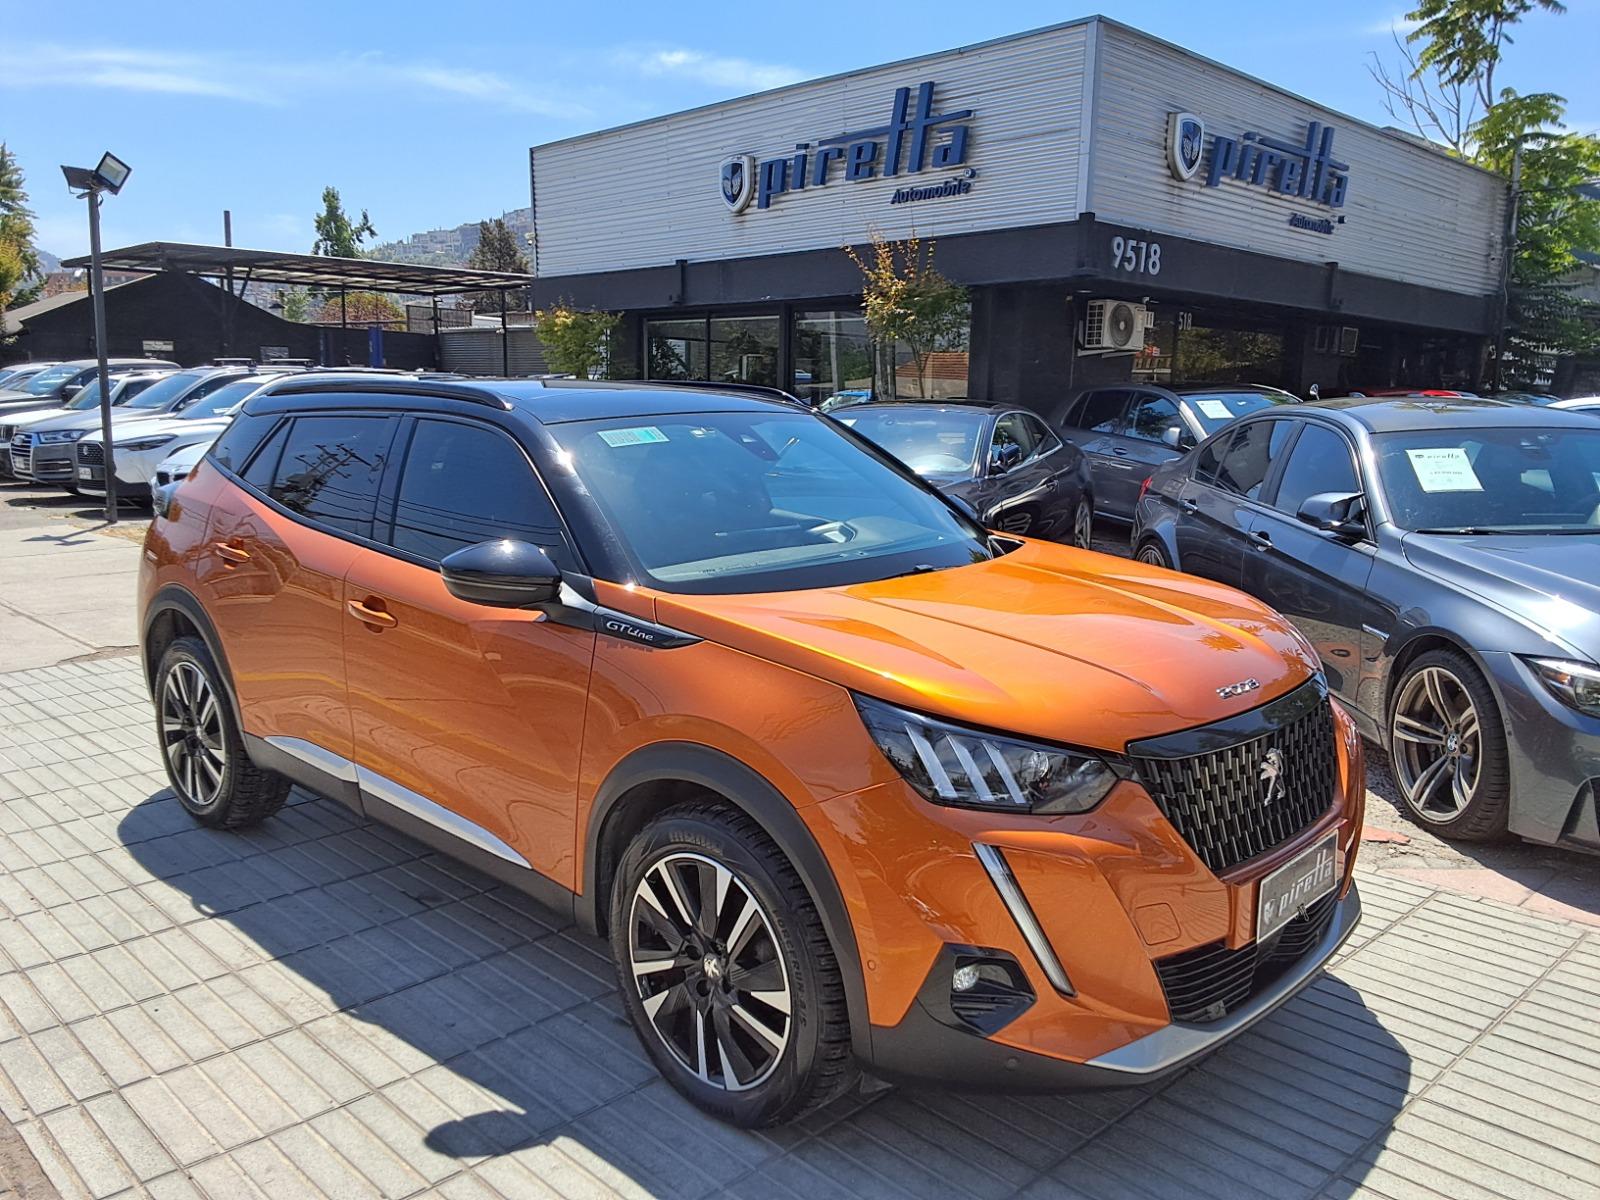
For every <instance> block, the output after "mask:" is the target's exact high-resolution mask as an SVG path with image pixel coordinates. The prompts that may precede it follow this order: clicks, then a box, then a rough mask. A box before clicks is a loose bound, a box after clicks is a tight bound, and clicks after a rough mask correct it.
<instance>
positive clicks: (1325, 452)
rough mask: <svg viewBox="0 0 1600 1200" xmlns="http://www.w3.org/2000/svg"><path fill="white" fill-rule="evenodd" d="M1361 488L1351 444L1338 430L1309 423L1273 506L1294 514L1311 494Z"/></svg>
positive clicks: (1302, 434)
mask: <svg viewBox="0 0 1600 1200" xmlns="http://www.w3.org/2000/svg"><path fill="white" fill-rule="evenodd" d="M1276 424H1288V422H1286V421H1280V422H1276ZM1360 490H1361V482H1360V479H1359V477H1358V476H1357V475H1356V465H1355V460H1354V459H1352V458H1351V457H1350V443H1349V442H1347V441H1346V440H1345V439H1344V437H1343V435H1342V434H1340V433H1338V432H1336V431H1335V430H1332V429H1328V428H1326V427H1325V426H1322V425H1312V424H1307V425H1306V427H1305V428H1304V429H1302V430H1301V431H1300V440H1299V441H1297V442H1296V443H1295V444H1294V449H1293V450H1292V451H1290V453H1289V461H1288V462H1287V463H1285V464H1284V468H1283V478H1282V479H1281V480H1279V481H1278V495H1277V498H1276V499H1275V500H1274V501H1273V506H1274V507H1275V508H1279V509H1282V510H1283V511H1284V512H1286V513H1289V514H1291V515H1293V514H1295V513H1298V512H1299V511H1300V506H1301V505H1302V504H1303V503H1305V500H1306V497H1308V496H1315V495H1318V494H1320V493H1322V492H1338V493H1339V494H1341V495H1350V494H1352V493H1354V492H1359V491H1360Z"/></svg>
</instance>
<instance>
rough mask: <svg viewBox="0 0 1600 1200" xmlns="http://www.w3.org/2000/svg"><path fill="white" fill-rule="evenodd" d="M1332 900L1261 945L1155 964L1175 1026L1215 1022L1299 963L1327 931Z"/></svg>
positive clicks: (1211, 949) (1188, 953)
mask: <svg viewBox="0 0 1600 1200" xmlns="http://www.w3.org/2000/svg"><path fill="white" fill-rule="evenodd" d="M1337 902H1338V901H1337V899H1336V895H1335V893H1333V892H1330V893H1329V894H1328V895H1326V896H1324V897H1322V899H1320V900H1317V901H1314V902H1313V903H1311V904H1310V905H1308V906H1307V908H1306V911H1305V914H1304V915H1303V916H1297V917H1295V918H1294V919H1293V920H1292V921H1290V922H1289V923H1288V924H1287V925H1285V926H1284V927H1283V928H1282V929H1280V930H1279V931H1278V932H1277V933H1276V934H1274V935H1273V936H1272V937H1271V938H1270V939H1269V940H1268V941H1267V942H1266V943H1265V944H1264V945H1263V944H1261V943H1257V942H1251V943H1250V944H1249V945H1248V946H1241V947H1240V948H1239V949H1237V950H1229V949H1228V947H1227V945H1226V943H1223V942H1211V943H1210V944H1208V945H1205V946H1196V947H1195V948H1194V949H1193V950H1185V951H1184V952H1183V953H1182V954H1174V955H1173V956H1172V957H1170V958H1163V959H1160V960H1158V961H1157V962H1156V964H1155V968H1156V976H1157V978H1159V979H1160V980H1161V990H1162V992H1164V993H1165V994H1166V997H1167V1009H1168V1011H1169V1012H1170V1013H1171V1014H1172V1019H1173V1020H1174V1021H1189V1022H1198V1021H1216V1020H1220V1019H1221V1018H1223V1017H1225V1016H1227V1015H1228V1014H1229V1013H1230V1012H1232V1011H1233V1010H1234V1009H1236V1008H1238V1007H1239V1006H1240V1005H1241V1004H1243V1003H1245V1001H1247V1000H1249V999H1250V998H1251V997H1252V996H1254V995H1256V994H1257V993H1258V992H1260V991H1261V990H1262V989H1263V988H1265V987H1267V986H1268V985H1269V984H1271V983H1272V981H1273V980H1275V979H1277V978H1278V976H1280V975H1281V974H1283V972H1284V971H1285V970H1287V969H1288V968H1289V967H1291V966H1293V965H1294V964H1295V963H1297V962H1299V961H1300V960H1301V959H1302V958H1304V957H1305V956H1306V953H1307V952H1308V951H1309V950H1310V949H1311V947H1313V946H1315V945H1316V944H1317V943H1318V942H1319V941H1321V940H1322V937H1323V935H1324V934H1325V933H1327V931H1328V923H1329V922H1330V921H1331V920H1332V919H1333V909H1334V905H1335V904H1337Z"/></svg>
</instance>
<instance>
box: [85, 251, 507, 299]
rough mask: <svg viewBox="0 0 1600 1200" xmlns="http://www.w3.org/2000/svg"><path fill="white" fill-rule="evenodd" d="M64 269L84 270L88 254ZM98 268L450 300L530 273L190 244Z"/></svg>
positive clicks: (134, 254) (108, 258)
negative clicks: (463, 293) (457, 295)
mask: <svg viewBox="0 0 1600 1200" xmlns="http://www.w3.org/2000/svg"><path fill="white" fill-rule="evenodd" d="M61 265H62V266H64V267H87V266H88V265H89V258H88V256H87V255H83V256H80V257H78V258H73V259H68V260H66V261H64V262H63V263H62V264H61ZM100 265H101V266H102V267H103V268H105V269H106V270H108V271H182V272H186V273H187V274H190V275H210V276H229V275H231V276H233V277H234V278H240V277H245V278H248V279H249V280H250V281H251V282H252V283H288V284H299V285H302V286H306V287H317V288H330V289H338V288H343V289H346V290H349V291H368V292H403V293H406V294H409V295H414V296H450V295H455V294H457V293H460V292H489V291H500V290H506V291H510V290H513V289H516V288H525V287H530V286H532V284H533V278H534V277H533V276H532V275H523V274H519V273H517V272H515V271H479V270H475V269H473V268H472V267H431V266H424V265H422V264H420V263H396V262H382V261H379V260H377V259H369V258H325V257H323V256H322V255H319V254H284V253H280V252H278V251H276V250H246V249H243V248H241V247H238V246H195V245H190V244H188V243H185V242H143V243H141V244H139V245H137V246H124V247H122V248H121V249H117V250H107V251H105V252H103V253H102V254H101V255H100Z"/></svg>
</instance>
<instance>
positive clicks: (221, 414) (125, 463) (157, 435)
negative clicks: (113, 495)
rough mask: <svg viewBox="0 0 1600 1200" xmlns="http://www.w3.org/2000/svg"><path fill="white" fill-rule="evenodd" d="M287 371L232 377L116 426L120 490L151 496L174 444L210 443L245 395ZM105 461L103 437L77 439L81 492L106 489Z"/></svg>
mask: <svg viewBox="0 0 1600 1200" xmlns="http://www.w3.org/2000/svg"><path fill="white" fill-rule="evenodd" d="M283 377H284V372H282V371H273V372H270V373H266V372H264V373H261V374H257V375H245V376H242V377H240V378H238V379H233V380H229V381H228V382H227V383H225V384H223V385H222V386H221V387H219V388H218V389H217V390H216V391H214V392H212V393H210V394H209V395H207V396H204V397H202V398H201V399H199V400H196V401H195V402H194V403H193V404H191V405H189V406H188V407H187V408H185V409H183V410H182V411H181V412H177V413H173V414H169V415H162V416H157V417H153V418H151V419H150V420H145V421H139V422H137V423H135V424H132V425H128V426H126V427H125V428H118V429H116V430H114V431H113V435H112V436H113V440H112V443H111V444H112V447H113V451H114V454H113V458H114V461H115V463H116V471H117V495H118V496H119V497H125V498H127V499H130V500H132V499H143V498H145V497H147V496H148V495H149V493H150V480H151V478H152V477H153V476H154V474H155V470H156V467H157V466H159V465H160V464H161V462H162V461H163V460H165V459H166V458H168V457H170V456H171V455H172V453H173V452H174V451H176V450H183V449H186V448H188V447H190V446H193V445H205V446H209V445H211V443H212V442H214V441H216V440H217V435H219V434H220V433H221V432H222V431H223V430H224V429H226V428H227V427H228V422H229V421H231V420H233V414H234V413H235V412H237V411H238V410H239V406H240V405H241V404H243V403H244V402H245V400H247V399H248V398H249V397H251V396H253V395H254V394H255V393H256V392H258V391H260V390H261V389H262V388H264V387H266V385H267V384H269V383H271V382H272V381H273V380H275V379H282V378H283ZM105 461H106V455H105V442H104V440H103V439H102V438H100V437H98V436H85V437H83V438H81V439H79V441H78V443H77V445H76V446H75V447H74V471H73V476H74V480H73V481H74V483H75V484H76V486H77V489H78V490H79V491H80V492H83V493H84V494H86V495H90V496H100V495H104V494H105Z"/></svg>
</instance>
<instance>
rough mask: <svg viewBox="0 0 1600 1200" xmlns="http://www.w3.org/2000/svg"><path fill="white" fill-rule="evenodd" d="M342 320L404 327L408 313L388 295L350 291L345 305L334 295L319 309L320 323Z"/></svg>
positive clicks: (352, 323)
mask: <svg viewBox="0 0 1600 1200" xmlns="http://www.w3.org/2000/svg"><path fill="white" fill-rule="evenodd" d="M286 307H287V306H286ZM341 320H343V321H347V322H348V323H349V324H351V325H395V326H399V327H402V328H403V327H404V326H405V321H406V314H405V313H404V312H403V311H402V310H401V308H400V306H399V305H398V304H396V303H395V302H394V301H393V300H390V299H389V298H388V297H387V296H380V295H378V294H377V293H376V292H350V293H349V294H347V295H346V296H345V298H344V303H343V305H341V304H340V303H339V297H338V296H333V297H331V298H330V299H328V300H327V301H325V302H324V303H323V305H322V307H321V308H320V309H319V310H318V311H317V323H318V324H319V325H338V324H339V323H340V322H341Z"/></svg>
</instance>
